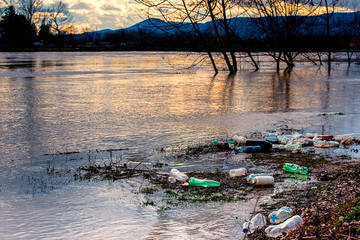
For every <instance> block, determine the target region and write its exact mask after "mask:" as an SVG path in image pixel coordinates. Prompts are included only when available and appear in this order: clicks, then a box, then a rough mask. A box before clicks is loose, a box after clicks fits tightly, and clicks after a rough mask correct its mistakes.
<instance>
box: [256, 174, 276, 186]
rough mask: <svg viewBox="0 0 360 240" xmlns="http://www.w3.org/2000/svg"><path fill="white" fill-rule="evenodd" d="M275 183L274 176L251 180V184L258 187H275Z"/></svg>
mask: <svg viewBox="0 0 360 240" xmlns="http://www.w3.org/2000/svg"><path fill="white" fill-rule="evenodd" d="M274 181H275V180H274V177H273V176H256V177H254V178H252V179H251V183H252V184H254V185H256V186H266V185H273V184H274Z"/></svg>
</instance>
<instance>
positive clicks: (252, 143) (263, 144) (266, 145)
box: [245, 139, 272, 152]
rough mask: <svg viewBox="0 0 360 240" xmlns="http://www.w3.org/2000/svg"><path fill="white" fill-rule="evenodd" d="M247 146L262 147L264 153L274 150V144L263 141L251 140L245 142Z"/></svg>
mask: <svg viewBox="0 0 360 240" xmlns="http://www.w3.org/2000/svg"><path fill="white" fill-rule="evenodd" d="M245 145H246V146H260V147H261V151H262V152H268V151H269V150H270V149H271V148H272V144H271V143H270V142H268V141H266V140H262V139H249V140H246V142H245Z"/></svg>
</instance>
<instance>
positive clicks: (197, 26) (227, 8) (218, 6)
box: [136, 0, 238, 73]
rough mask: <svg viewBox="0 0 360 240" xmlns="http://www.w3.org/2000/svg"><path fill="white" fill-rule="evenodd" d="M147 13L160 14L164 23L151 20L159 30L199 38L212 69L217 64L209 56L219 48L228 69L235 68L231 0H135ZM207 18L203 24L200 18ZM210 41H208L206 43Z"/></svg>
mask: <svg viewBox="0 0 360 240" xmlns="http://www.w3.org/2000/svg"><path fill="white" fill-rule="evenodd" d="M136 1H137V2H138V3H140V4H141V5H142V6H145V8H144V9H143V10H144V11H146V13H147V14H148V18H149V19H152V18H153V17H157V18H162V19H163V20H164V21H165V22H166V23H167V24H166V25H165V26H164V25H159V24H156V23H155V24H154V25H155V26H156V27H157V28H159V29H160V30H162V31H168V32H172V33H174V31H173V30H174V29H176V33H181V34H184V35H186V36H190V37H191V36H194V35H195V36H196V37H197V38H198V39H200V40H201V41H202V44H203V47H204V49H205V51H206V52H207V54H208V56H209V58H210V60H211V62H212V64H213V67H214V70H215V72H217V71H218V70H217V67H216V64H215V61H214V59H213V54H212V52H213V51H219V52H220V53H221V55H222V59H223V60H224V62H225V64H226V66H227V69H228V71H229V72H230V73H234V72H236V71H237V60H236V55H235V49H236V48H235V46H234V45H235V42H236V36H235V34H234V32H235V31H234V29H232V26H230V24H229V23H230V21H231V18H233V17H236V14H238V12H236V11H235V14H234V13H233V11H232V10H233V8H235V7H237V5H236V4H235V1H232V0H181V1H176V0H136ZM207 20H210V21H211V24H212V27H211V28H204V26H202V24H203V22H205V21H207ZM210 42H211V43H212V44H210Z"/></svg>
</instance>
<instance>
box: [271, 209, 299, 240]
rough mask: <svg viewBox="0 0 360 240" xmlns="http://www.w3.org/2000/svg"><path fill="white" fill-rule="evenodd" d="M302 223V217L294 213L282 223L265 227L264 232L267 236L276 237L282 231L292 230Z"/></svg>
mask: <svg viewBox="0 0 360 240" xmlns="http://www.w3.org/2000/svg"><path fill="white" fill-rule="evenodd" d="M303 223H304V219H303V218H302V217H300V216H299V215H295V216H293V217H291V218H289V219H288V220H286V221H285V222H283V223H280V224H278V225H270V226H269V227H267V228H266V229H265V233H266V235H267V236H268V237H273V238H276V237H278V236H280V235H281V234H283V233H287V232H288V231H294V230H296V229H298V228H300V226H301V225H302V224H303Z"/></svg>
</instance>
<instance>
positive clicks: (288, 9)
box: [240, 0, 316, 71]
mask: <svg viewBox="0 0 360 240" xmlns="http://www.w3.org/2000/svg"><path fill="white" fill-rule="evenodd" d="M240 3H241V2H240ZM246 3H247V4H246V5H243V7H247V8H248V9H249V15H250V16H251V17H252V19H253V22H254V23H255V25H256V26H257V28H258V29H259V31H260V32H261V34H262V36H263V38H264V39H265V40H266V41H267V42H268V46H267V48H268V49H270V51H269V55H270V56H271V57H273V59H274V60H275V62H276V69H277V71H279V70H280V62H281V61H283V62H285V63H286V64H287V67H288V68H292V67H293V66H295V63H294V60H295V58H296V56H297V55H298V52H297V50H298V49H297V46H296V45H295V44H296V43H297V41H296V40H297V39H298V37H299V36H301V34H302V32H301V31H302V30H303V29H304V26H305V22H306V19H307V17H308V16H310V15H312V14H313V13H314V12H315V9H316V8H315V7H314V6H313V1H312V0H248V1H247V2H246Z"/></svg>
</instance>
